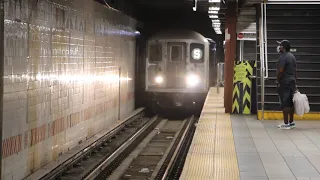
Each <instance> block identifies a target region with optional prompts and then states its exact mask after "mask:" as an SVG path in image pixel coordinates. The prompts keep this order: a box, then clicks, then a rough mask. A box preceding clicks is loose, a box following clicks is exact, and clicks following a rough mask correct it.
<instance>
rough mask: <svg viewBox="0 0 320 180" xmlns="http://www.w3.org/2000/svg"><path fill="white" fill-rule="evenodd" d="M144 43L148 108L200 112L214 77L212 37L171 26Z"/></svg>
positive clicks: (198, 113) (154, 110)
mask: <svg viewBox="0 0 320 180" xmlns="http://www.w3.org/2000/svg"><path fill="white" fill-rule="evenodd" d="M146 44H147V49H146V51H147V52H146V62H145V65H146V69H145V70H146V72H145V92H146V94H147V108H149V109H151V111H152V112H153V113H157V114H160V115H161V114H162V115H168V114H169V115H170V113H171V114H175V113H179V114H184V115H187V114H195V115H200V113H201V109H202V107H203V103H204V101H205V98H206V94H207V92H208V90H209V87H210V86H212V85H214V83H215V80H216V73H215V72H214V71H215V69H216V64H217V63H216V58H215V57H216V56H215V54H216V53H215V52H216V43H215V41H213V40H211V39H209V38H206V37H204V36H203V35H201V34H199V33H197V32H194V31H191V30H181V29H172V30H166V31H161V32H158V33H155V34H153V35H152V36H151V37H150V38H148V39H147V43H146Z"/></svg>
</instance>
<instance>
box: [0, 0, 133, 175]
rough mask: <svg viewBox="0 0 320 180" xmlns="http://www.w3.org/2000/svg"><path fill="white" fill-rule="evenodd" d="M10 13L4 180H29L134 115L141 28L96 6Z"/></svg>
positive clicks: (27, 2)
mask: <svg viewBox="0 0 320 180" xmlns="http://www.w3.org/2000/svg"><path fill="white" fill-rule="evenodd" d="M4 9H5V22H4V23H5V29H4V36H5V40H4V44H5V46H4V51H5V55H4V63H5V64H4V66H5V68H4V74H5V76H4V108H3V110H4V115H3V117H4V122H3V126H4V127H3V129H4V132H3V142H2V145H3V152H2V155H3V159H4V160H3V166H2V167H3V171H2V172H3V177H2V179H22V178H23V177H25V176H27V175H28V174H30V173H31V172H33V171H35V170H37V169H39V168H40V167H41V166H43V165H45V164H47V163H48V162H50V161H52V160H54V159H56V158H57V157H58V156H59V155H61V154H62V153H65V152H67V151H68V150H70V149H71V148H73V147H75V146H77V145H78V144H79V143H81V142H83V141H84V140H86V139H88V138H90V137H92V136H93V135H95V134H97V133H98V132H100V131H101V130H103V129H106V128H108V127H110V125H111V124H113V123H114V122H115V121H116V120H117V119H118V118H120V119H121V118H123V117H125V116H126V115H128V114H129V113H130V112H132V111H133V110H134V73H135V72H134V67H135V66H134V63H135V62H134V60H135V44H136V43H135V26H136V21H135V20H134V19H132V18H130V17H128V16H126V15H124V14H122V13H121V12H118V11H115V10H111V9H106V8H105V7H103V6H102V5H101V4H98V3H96V2H94V1H88V0H68V1H62V0H38V1H36V0H7V1H5V8H4ZM120 67H121V69H120ZM119 81H120V83H119ZM119 85H120V88H119ZM119 90H120V91H119ZM119 97H120V98H119ZM119 104H120V108H119ZM119 110H120V113H119ZM119 114H120V117H119Z"/></svg>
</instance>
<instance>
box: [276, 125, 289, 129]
mask: <svg viewBox="0 0 320 180" xmlns="http://www.w3.org/2000/svg"><path fill="white" fill-rule="evenodd" d="M277 127H278V128H279V129H291V126H290V124H280V125H278V126H277Z"/></svg>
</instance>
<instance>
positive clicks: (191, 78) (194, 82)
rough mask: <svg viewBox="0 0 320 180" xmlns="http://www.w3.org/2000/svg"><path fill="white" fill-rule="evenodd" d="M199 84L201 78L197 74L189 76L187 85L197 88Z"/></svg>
mask: <svg viewBox="0 0 320 180" xmlns="http://www.w3.org/2000/svg"><path fill="white" fill-rule="evenodd" d="M199 82H200V79H199V76H197V75H195V74H190V75H188V76H187V84H188V85H189V86H196V85H197V84H199Z"/></svg>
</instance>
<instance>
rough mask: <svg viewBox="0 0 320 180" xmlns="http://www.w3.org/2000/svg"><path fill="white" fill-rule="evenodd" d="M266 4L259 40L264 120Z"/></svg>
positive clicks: (262, 113)
mask: <svg viewBox="0 0 320 180" xmlns="http://www.w3.org/2000/svg"><path fill="white" fill-rule="evenodd" d="M264 7H265V6H264V4H263V3H261V22H260V29H259V31H260V38H259V44H260V83H261V116H262V118H261V119H262V120H264V94H265V92H264V91H265V89H264V88H265V79H266V78H265V62H264V60H265V59H264V58H265V52H264V51H265V50H266V49H265V42H264V41H265V38H264V33H265V29H264V24H265V18H264V15H265V13H264Z"/></svg>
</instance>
